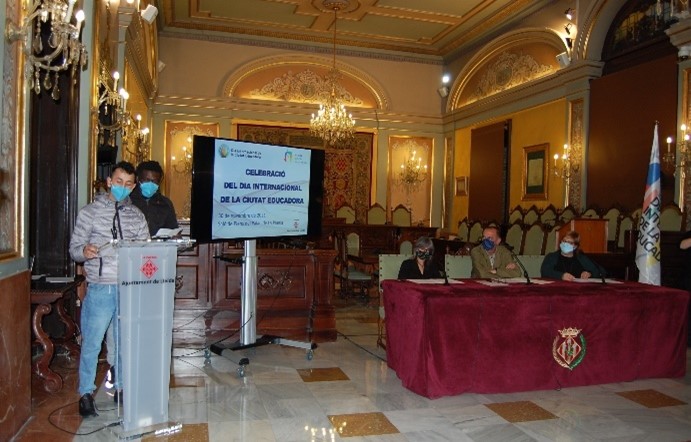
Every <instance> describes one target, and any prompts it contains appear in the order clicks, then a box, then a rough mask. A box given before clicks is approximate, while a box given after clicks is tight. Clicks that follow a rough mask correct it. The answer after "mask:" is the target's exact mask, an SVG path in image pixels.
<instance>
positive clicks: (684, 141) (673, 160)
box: [662, 124, 691, 177]
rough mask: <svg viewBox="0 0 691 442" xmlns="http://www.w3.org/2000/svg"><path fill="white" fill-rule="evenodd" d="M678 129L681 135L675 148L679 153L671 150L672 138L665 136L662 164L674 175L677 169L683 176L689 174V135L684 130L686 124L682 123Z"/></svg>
mask: <svg viewBox="0 0 691 442" xmlns="http://www.w3.org/2000/svg"><path fill="white" fill-rule="evenodd" d="M680 129H681V137H679V139H678V140H677V149H676V150H677V151H678V152H679V154H677V153H676V152H675V151H673V150H672V142H673V141H674V139H673V138H672V137H667V140H666V141H667V152H665V153H664V154H663V155H662V164H663V166H664V167H665V168H666V169H668V170H670V169H673V170H674V175H675V176H676V174H677V170H679V171H681V174H682V177H685V176H687V175H691V142H690V140H691V136H690V135H689V134H688V133H687V132H686V131H687V127H686V124H682V125H681V127H680Z"/></svg>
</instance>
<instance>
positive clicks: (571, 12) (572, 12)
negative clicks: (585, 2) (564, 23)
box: [564, 8, 576, 21]
mask: <svg viewBox="0 0 691 442" xmlns="http://www.w3.org/2000/svg"><path fill="white" fill-rule="evenodd" d="M575 14H576V10H575V9H573V8H568V9H567V10H566V11H564V15H565V16H566V18H567V20H569V21H571V20H573V17H574V15H575Z"/></svg>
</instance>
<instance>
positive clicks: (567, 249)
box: [559, 242, 576, 255]
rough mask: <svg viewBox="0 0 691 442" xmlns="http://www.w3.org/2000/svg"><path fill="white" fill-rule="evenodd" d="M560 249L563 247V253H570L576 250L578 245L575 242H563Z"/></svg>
mask: <svg viewBox="0 0 691 442" xmlns="http://www.w3.org/2000/svg"><path fill="white" fill-rule="evenodd" d="M559 249H561V253H564V254H567V255H568V254H569V253H573V252H574V250H576V246H575V245H573V244H569V243H567V242H561V243H559Z"/></svg>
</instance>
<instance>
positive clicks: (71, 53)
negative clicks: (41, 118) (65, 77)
mask: <svg viewBox="0 0 691 442" xmlns="http://www.w3.org/2000/svg"><path fill="white" fill-rule="evenodd" d="M76 1H77V0H68V2H67V3H65V2H64V1H63V0H33V2H32V3H31V5H30V6H29V7H28V8H27V9H28V12H27V15H26V17H25V18H24V20H23V21H22V24H21V26H17V25H15V24H14V23H13V22H12V21H10V20H8V21H7V24H6V25H5V36H6V38H7V41H8V42H10V43H13V42H15V41H19V40H21V41H22V42H23V52H24V55H25V56H26V58H27V60H26V63H25V64H26V76H27V78H28V79H30V80H29V84H30V87H31V89H33V91H34V92H35V93H36V94H40V93H41V71H42V70H43V71H45V73H44V76H43V88H44V89H45V90H51V89H52V91H51V94H50V96H51V97H52V98H53V100H58V99H60V88H59V86H58V73H59V72H61V71H64V70H67V69H68V68H70V67H71V69H72V76H73V77H74V74H75V72H76V70H77V66H79V67H80V68H81V69H84V68H85V67H86V63H87V61H88V55H87V52H86V48H85V47H84V45H83V44H82V43H81V41H79V34H80V32H81V29H82V24H83V23H84V11H82V10H81V9H80V10H78V11H77V12H75V13H74V15H73V14H72V11H73V9H74V4H75V3H76ZM73 17H74V19H75V21H76V24H72V18H73ZM48 23H50V34H49V35H48V36H47V37H46V38H44V36H43V35H42V32H41V31H42V30H43V29H45V28H47V27H48ZM54 62H57V63H55V64H54ZM51 72H53V79H52V80H51V78H50V73H51Z"/></svg>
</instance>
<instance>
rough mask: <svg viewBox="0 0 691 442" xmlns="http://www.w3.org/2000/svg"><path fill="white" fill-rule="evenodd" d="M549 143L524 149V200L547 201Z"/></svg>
mask: <svg viewBox="0 0 691 442" xmlns="http://www.w3.org/2000/svg"><path fill="white" fill-rule="evenodd" d="M548 152H549V143H544V144H538V145H535V146H528V147H524V148H523V186H522V189H523V200H546V199H547V182H548V180H547V177H548V175H547V168H548V166H549V160H548Z"/></svg>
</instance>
